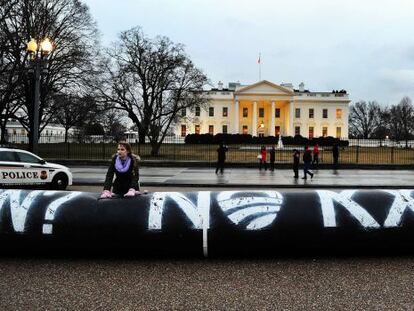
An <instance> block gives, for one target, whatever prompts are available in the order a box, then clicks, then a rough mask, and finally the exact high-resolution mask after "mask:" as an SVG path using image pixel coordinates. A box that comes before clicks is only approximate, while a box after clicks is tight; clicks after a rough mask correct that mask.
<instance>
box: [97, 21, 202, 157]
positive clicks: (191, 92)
mask: <svg viewBox="0 0 414 311" xmlns="http://www.w3.org/2000/svg"><path fill="white" fill-rule="evenodd" d="M107 56H108V59H107V60H106V62H104V63H103V64H102V73H103V74H104V80H103V82H100V83H99V84H98V85H96V86H95V89H96V90H98V92H99V97H100V98H101V99H102V101H103V102H105V103H107V104H109V105H111V107H113V108H116V109H120V110H124V111H126V112H127V114H128V117H129V118H130V119H131V120H132V122H133V123H134V124H135V125H136V126H137V128H138V133H139V134H138V135H139V140H140V142H145V137H148V138H149V140H150V142H151V144H152V154H153V155H157V154H158V151H159V147H160V145H161V143H162V142H163V140H164V138H165V136H166V134H167V131H168V129H169V128H170V127H171V126H172V125H173V124H174V122H176V121H177V117H178V114H179V112H180V111H182V109H187V108H189V109H192V107H194V106H195V105H201V106H202V105H205V103H206V98H205V97H204V96H203V92H202V90H203V87H204V86H205V85H206V83H207V82H208V80H207V77H206V76H205V75H204V74H203V73H202V72H201V70H199V69H198V68H196V67H195V66H194V64H193V63H192V61H191V60H190V59H189V57H188V56H187V55H186V54H185V52H184V48H183V46H182V45H181V44H174V43H173V42H171V41H170V40H169V39H168V38H166V37H156V38H154V39H150V38H148V37H147V36H145V35H144V33H143V32H142V30H141V29H140V28H132V29H131V30H128V31H124V32H122V33H121V35H120V40H119V42H117V43H116V44H115V47H113V48H111V49H109V50H108V51H107Z"/></svg>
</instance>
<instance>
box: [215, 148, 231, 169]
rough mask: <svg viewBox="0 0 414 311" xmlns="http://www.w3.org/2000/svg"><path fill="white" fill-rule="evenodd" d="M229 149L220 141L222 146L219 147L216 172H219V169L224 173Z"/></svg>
mask: <svg viewBox="0 0 414 311" xmlns="http://www.w3.org/2000/svg"><path fill="white" fill-rule="evenodd" d="M227 150H228V149H227V147H226V146H224V144H223V143H220V146H219V147H218V148H217V165H216V174H218V172H219V170H220V173H221V174H222V175H223V173H224V163H225V162H226V152H227Z"/></svg>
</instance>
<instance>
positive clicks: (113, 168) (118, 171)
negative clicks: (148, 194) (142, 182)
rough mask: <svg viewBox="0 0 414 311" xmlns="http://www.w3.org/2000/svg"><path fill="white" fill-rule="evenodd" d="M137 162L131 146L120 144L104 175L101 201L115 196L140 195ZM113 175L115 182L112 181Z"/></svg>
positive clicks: (124, 143)
mask: <svg viewBox="0 0 414 311" xmlns="http://www.w3.org/2000/svg"><path fill="white" fill-rule="evenodd" d="M139 161H140V157H139V156H138V155H135V154H133V153H132V150H131V145H130V144H128V143H126V142H120V143H119V144H118V148H117V153H116V154H115V155H114V156H113V157H112V160H111V164H110V165H109V168H108V172H107V173H106V178H105V184H104V190H103V192H102V194H101V199H109V198H112V197H113V196H115V195H118V196H124V197H133V196H135V195H137V194H141V193H140V191H139V190H140V189H139V171H138V164H139ZM114 175H115V181H113V179H114ZM111 189H112V191H111Z"/></svg>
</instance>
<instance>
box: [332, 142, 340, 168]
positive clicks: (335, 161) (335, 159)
mask: <svg viewBox="0 0 414 311" xmlns="http://www.w3.org/2000/svg"><path fill="white" fill-rule="evenodd" d="M332 158H333V166H334V168H335V169H336V168H338V160H339V148H338V145H337V144H334V145H333V147H332Z"/></svg>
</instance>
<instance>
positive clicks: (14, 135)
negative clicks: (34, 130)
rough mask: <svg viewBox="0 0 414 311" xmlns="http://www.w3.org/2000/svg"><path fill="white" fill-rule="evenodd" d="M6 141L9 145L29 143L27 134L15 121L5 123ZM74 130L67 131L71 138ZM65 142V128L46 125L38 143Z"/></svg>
mask: <svg viewBox="0 0 414 311" xmlns="http://www.w3.org/2000/svg"><path fill="white" fill-rule="evenodd" d="M6 130H7V140H8V142H10V143H20V144H27V143H28V142H29V138H28V132H27V131H26V129H25V128H24V127H23V125H21V124H20V122H18V121H16V120H11V121H9V122H7V125H6ZM73 133H74V129H69V133H68V135H69V136H71V135H73ZM64 141H65V128H64V127H63V126H61V125H56V124H49V125H47V126H46V127H45V128H44V129H43V131H42V133H41V136H40V137H39V143H61V142H64Z"/></svg>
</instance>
